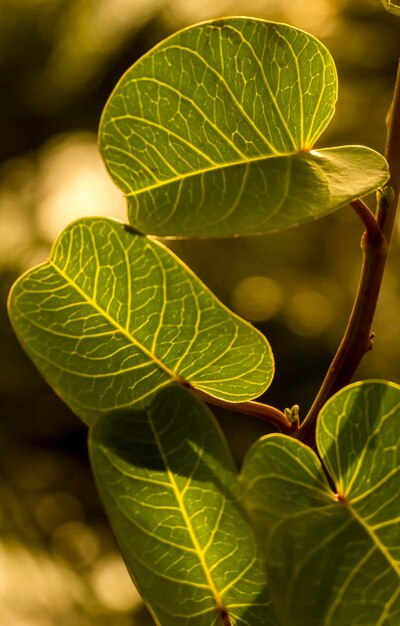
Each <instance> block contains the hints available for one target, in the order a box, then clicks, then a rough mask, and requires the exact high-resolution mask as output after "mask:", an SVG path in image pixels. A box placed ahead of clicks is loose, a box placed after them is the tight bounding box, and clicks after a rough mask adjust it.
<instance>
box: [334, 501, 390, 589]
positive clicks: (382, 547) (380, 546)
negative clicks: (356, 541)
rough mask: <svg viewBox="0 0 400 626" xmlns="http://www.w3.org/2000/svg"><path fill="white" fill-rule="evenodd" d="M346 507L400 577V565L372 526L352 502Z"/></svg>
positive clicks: (348, 502)
mask: <svg viewBox="0 0 400 626" xmlns="http://www.w3.org/2000/svg"><path fill="white" fill-rule="evenodd" d="M345 505H346V507H347V508H348V510H349V512H350V513H351V514H352V516H353V517H354V519H355V520H356V521H357V522H358V523H359V524H360V526H362V528H363V529H364V530H365V531H366V532H367V534H368V535H369V536H370V538H371V540H372V541H373V543H374V544H375V545H376V547H377V548H378V549H379V551H380V552H381V554H382V555H383V556H384V557H385V558H386V560H387V562H388V563H389V565H390V567H391V568H392V569H393V570H394V571H395V573H396V574H397V576H399V577H400V565H399V564H398V563H397V562H396V561H395V560H394V558H393V557H392V556H391V554H390V552H389V551H388V549H387V548H386V546H385V545H384V544H383V543H382V542H381V540H380V539H379V537H378V536H377V535H376V533H375V532H374V530H373V529H372V528H371V527H370V526H368V524H367V523H366V522H365V521H364V520H363V518H362V517H361V516H360V515H359V514H358V513H357V511H356V510H355V509H354V507H353V506H352V505H351V501H347V502H346V504H345Z"/></svg>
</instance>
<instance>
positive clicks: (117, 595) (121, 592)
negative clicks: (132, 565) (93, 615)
mask: <svg viewBox="0 0 400 626" xmlns="http://www.w3.org/2000/svg"><path fill="white" fill-rule="evenodd" d="M91 582H92V586H93V589H94V591H95V593H96V594H97V596H98V599H99V602H101V604H103V605H104V606H106V607H108V608H109V609H111V610H114V611H129V610H131V609H133V608H134V607H135V606H137V605H138V604H141V602H142V600H141V598H140V596H139V593H138V592H137V591H136V588H135V587H134V585H133V583H132V581H131V579H130V577H129V574H128V572H127V570H126V567H125V565H124V563H123V561H122V559H121V557H120V556H119V555H118V554H110V555H107V556H106V557H104V558H103V559H101V560H100V561H99V562H98V563H97V565H96V567H95V568H94V570H93V573H92V576H91Z"/></svg>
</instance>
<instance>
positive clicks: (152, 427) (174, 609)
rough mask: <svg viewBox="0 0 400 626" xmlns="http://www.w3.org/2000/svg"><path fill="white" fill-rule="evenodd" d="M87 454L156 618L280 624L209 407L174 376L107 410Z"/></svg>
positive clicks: (174, 623) (200, 624) (199, 625)
mask: <svg viewBox="0 0 400 626" xmlns="http://www.w3.org/2000/svg"><path fill="white" fill-rule="evenodd" d="M90 454H91V459H92V466H93V470H94V474H95V476H96V479H97V484H98V489H99V491H100V494H101V497H102V500H103V503H104V505H105V508H106V511H107V513H108V515H109V517H110V520H111V523H112V525H113V529H114V531H115V534H116V536H117V539H118V542H119V545H120V547H121V551H122V553H123V555H124V558H125V561H126V564H127V566H128V569H129V571H130V573H131V575H132V578H133V580H134V581H135V583H136V585H137V587H138V589H139V590H140V592H141V594H142V596H143V598H144V600H145V601H146V603H147V604H148V606H149V608H150V610H151V612H152V613H153V615H154V616H155V618H156V621H157V623H159V624H161V625H162V626H277V624H276V620H275V618H274V615H273V612H272V609H271V607H270V601H269V597H268V594H267V590H266V582H265V571H264V564H263V562H262V560H261V559H260V557H259V555H258V549H257V547H256V542H255V538H254V534H253V531H252V528H251V526H250V524H249V522H248V521H247V518H246V515H245V513H244V510H243V505H242V502H241V492H240V486H239V481H238V478H237V475H236V470H235V467H234V464H233V461H232V459H231V456H230V454H229V452H228V450H227V448H226V444H225V442H224V440H223V437H222V435H221V433H220V431H219V429H218V427H217V425H216V423H215V420H214V417H213V415H212V414H211V413H210V412H209V411H208V409H207V408H206V407H205V405H203V404H202V403H201V402H200V401H199V400H197V399H196V398H195V397H194V396H193V395H192V393H191V392H189V391H188V390H186V389H183V388H182V387H177V386H172V387H170V388H165V389H163V390H162V391H160V392H159V393H158V394H157V395H156V398H155V399H153V400H152V401H151V402H149V404H148V405H147V406H146V407H144V408H143V409H141V410H130V411H126V412H119V413H116V414H111V415H104V416H102V417H101V418H100V419H99V420H97V421H96V423H95V424H94V427H92V429H91V439H90Z"/></svg>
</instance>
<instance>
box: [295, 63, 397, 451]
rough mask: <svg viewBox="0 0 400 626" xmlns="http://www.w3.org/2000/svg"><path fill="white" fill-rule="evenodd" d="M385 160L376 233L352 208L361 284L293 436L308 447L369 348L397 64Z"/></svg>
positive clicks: (390, 216)
mask: <svg viewBox="0 0 400 626" xmlns="http://www.w3.org/2000/svg"><path fill="white" fill-rule="evenodd" d="M386 159H387V161H388V164H389V172H390V178H389V181H388V183H387V185H386V186H385V188H388V187H391V188H392V190H393V191H392V192H391V194H385V193H383V194H382V195H381V198H382V199H383V200H381V201H378V210H377V217H376V223H377V225H378V226H379V229H378V230H379V236H378V235H377V233H378V230H377V229H376V227H375V225H372V220H371V217H370V215H368V214H367V213H366V211H365V209H364V207H363V206H362V205H363V203H362V205H361V204H360V203H359V202H357V203H356V206H355V207H354V203H352V206H353V208H355V209H356V210H357V213H358V214H359V216H360V217H362V219H363V222H364V224H365V226H366V231H365V233H364V234H363V236H362V239H361V247H362V250H363V265H362V270H361V277H360V283H359V287H358V291H357V295H356V299H355V302H354V306H353V310H352V312H351V314H350V319H349V322H348V325H347V328H346V331H345V333H344V336H343V339H342V341H341V344H340V346H339V348H338V351H337V352H336V355H335V357H334V359H333V361H332V363H331V365H330V367H329V370H328V373H327V375H326V377H325V380H324V382H323V383H322V386H321V389H320V390H319V392H318V395H317V397H316V399H315V401H314V403H313V405H312V406H311V408H310V410H309V412H308V415H307V416H306V418H305V420H304V422H303V423H302V425H301V426H300V429H299V430H298V431H297V433H296V434H295V437H297V438H298V439H300V440H301V441H303V442H304V443H307V444H308V445H310V446H311V447H314V445H315V426H316V420H317V417H318V414H319V412H320V410H321V408H322V407H323V405H324V404H325V402H326V401H327V400H328V399H329V398H330V397H331V396H332V395H333V394H334V393H336V392H337V391H339V389H342V387H344V386H345V385H347V384H349V383H350V381H351V379H352V377H353V376H354V374H355V372H356V370H357V368H358V366H359V364H360V361H361V360H362V358H363V356H364V355H365V353H366V352H368V351H369V350H371V348H372V338H373V335H372V334H371V326H372V321H373V318H374V314H375V309H376V304H377V301H378V297H379V291H380V288H381V284H382V278H383V273H384V269H385V263H386V258H387V254H388V249H389V245H390V240H391V236H392V232H393V228H394V223H395V218H396V208H397V203H398V199H399V190H400V63H399V67H398V72H397V78H396V85H395V91H394V97H393V103H392V108H391V113H390V118H389V124H388V137H387V144H386ZM384 191H385V189H384ZM389 198H391V199H389ZM360 202H361V201H360ZM382 235H383V237H382Z"/></svg>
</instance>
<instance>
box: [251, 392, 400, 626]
mask: <svg viewBox="0 0 400 626" xmlns="http://www.w3.org/2000/svg"><path fill="white" fill-rule="evenodd" d="M399 441H400V387H399V386H398V385H395V384H391V383H386V382H379V381H367V382H364V383H355V384H353V385H350V386H349V387H346V388H345V389H343V390H342V391H340V392H339V393H338V394H336V395H335V396H334V397H333V398H332V399H331V400H330V401H329V402H328V403H327V404H326V405H325V406H324V408H323V409H322V411H321V414H320V417H319V422H318V428H317V447H318V451H319V453H320V456H321V458H322V462H323V463H324V466H325V469H324V467H323V466H322V465H321V462H320V461H319V459H318V457H317V456H316V454H315V453H314V452H313V451H312V450H311V449H310V448H308V447H306V446H304V445H303V444H301V443H300V442H298V441H296V440H294V439H290V438H288V437H284V436H282V435H270V436H267V437H266V438H265V439H263V440H261V441H260V442H258V443H257V444H256V445H255V447H254V448H253V449H252V450H251V451H250V453H249V456H248V458H247V461H246V463H245V468H244V482H245V493H246V502H247V506H248V510H249V512H250V515H251V517H252V519H253V520H254V524H255V527H256V528H257V530H258V532H259V536H260V539H261V541H262V544H263V547H264V552H265V556H266V560H267V569H268V575H269V580H270V583H271V592H272V595H273V599H274V601H275V603H276V605H277V606H278V609H279V615H280V616H281V618H282V624H283V625H284V626H350V625H351V626H398V624H400V584H399V583H400V580H399V578H400V449H399ZM325 471H326V472H327V473H328V474H329V477H330V479H331V481H332V483H333V485H334V491H332V490H331V488H330V486H329V484H328V480H327V478H326V475H325Z"/></svg>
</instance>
